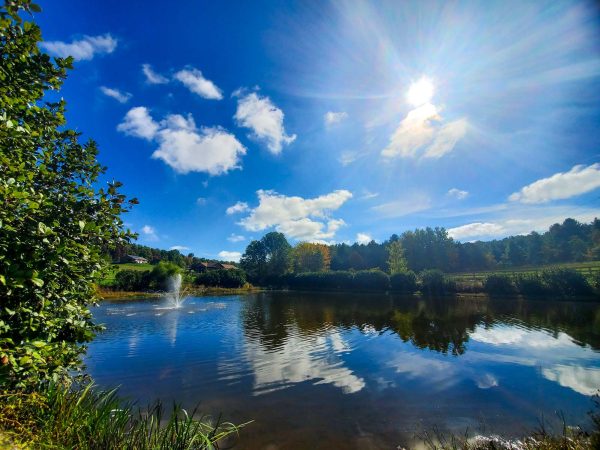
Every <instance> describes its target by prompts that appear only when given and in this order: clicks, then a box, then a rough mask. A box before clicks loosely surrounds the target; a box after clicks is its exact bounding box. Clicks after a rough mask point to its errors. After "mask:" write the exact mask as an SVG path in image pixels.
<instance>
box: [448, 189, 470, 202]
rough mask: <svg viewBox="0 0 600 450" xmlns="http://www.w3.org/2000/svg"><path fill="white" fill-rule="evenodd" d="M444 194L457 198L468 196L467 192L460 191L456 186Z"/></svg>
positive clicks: (462, 198) (461, 198)
mask: <svg viewBox="0 0 600 450" xmlns="http://www.w3.org/2000/svg"><path fill="white" fill-rule="evenodd" d="M446 195H447V196H448V197H454V198H456V199H458V200H464V199H465V198H467V197H468V196H469V192H468V191H461V190H460V189H457V188H452V189H450V190H449V191H448V192H447V193H446Z"/></svg>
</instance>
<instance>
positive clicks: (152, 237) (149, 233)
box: [142, 225, 158, 241]
mask: <svg viewBox="0 0 600 450" xmlns="http://www.w3.org/2000/svg"><path fill="white" fill-rule="evenodd" d="M142 234H143V235H144V237H145V238H146V240H148V241H158V235H157V234H156V230H155V229H154V227H151V226H150V225H144V226H143V227H142Z"/></svg>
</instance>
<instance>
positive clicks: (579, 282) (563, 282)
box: [542, 269, 593, 297]
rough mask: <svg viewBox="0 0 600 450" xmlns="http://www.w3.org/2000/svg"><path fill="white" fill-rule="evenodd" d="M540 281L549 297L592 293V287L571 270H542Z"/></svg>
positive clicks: (583, 277)
mask: <svg viewBox="0 0 600 450" xmlns="http://www.w3.org/2000/svg"><path fill="white" fill-rule="evenodd" d="M542 280H543V282H544V284H545V285H546V287H547V290H548V292H549V293H550V294H551V295H558V296H561V297H573V296H577V295H591V294H592V293H593V289H592V286H591V285H590V283H589V282H588V280H587V279H586V278H585V276H584V275H583V274H582V273H580V272H578V271H576V270H573V269H549V270H544V271H543V272H542Z"/></svg>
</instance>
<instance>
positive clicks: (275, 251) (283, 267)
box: [260, 231, 292, 276]
mask: <svg viewBox="0 0 600 450" xmlns="http://www.w3.org/2000/svg"><path fill="white" fill-rule="evenodd" d="M260 241H261V242H262V244H263V246H264V248H265V255H266V259H267V275H269V276H280V275H285V274H286V273H288V272H289V270H290V253H291V251H292V247H291V245H290V244H289V243H288V241H287V239H286V238H285V235H284V234H283V233H278V232H276V231H272V232H270V233H267V234H265V235H264V236H263V237H262V239H261V240H260Z"/></svg>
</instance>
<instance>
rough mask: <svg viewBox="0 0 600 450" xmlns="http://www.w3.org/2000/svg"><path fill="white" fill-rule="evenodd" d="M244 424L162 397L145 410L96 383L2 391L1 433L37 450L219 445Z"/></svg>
mask: <svg viewBox="0 0 600 450" xmlns="http://www.w3.org/2000/svg"><path fill="white" fill-rule="evenodd" d="M242 426H243V425H242ZM239 428H240V426H235V425H233V424H231V423H228V422H223V421H221V420H220V418H218V419H217V420H216V421H213V420H211V419H210V418H209V417H207V416H198V414H197V411H196V410H194V411H191V412H189V413H188V412H187V411H186V410H185V409H183V408H181V407H179V406H173V407H172V408H170V409H167V408H165V407H164V406H163V405H162V404H161V403H160V402H156V403H154V404H153V405H151V406H149V407H148V408H145V409H141V408H139V407H136V406H134V405H133V404H132V403H127V402H123V401H122V399H121V398H119V396H118V395H117V392H116V390H110V391H99V390H97V389H96V388H94V386H93V385H92V384H87V385H85V386H81V387H79V388H67V387H64V386H61V385H51V386H47V387H45V388H43V389H41V390H40V391H37V392H33V393H26V392H16V393H15V392H3V393H1V394H0V434H3V435H4V438H5V439H6V438H8V439H11V440H12V441H13V442H14V444H15V446H17V445H25V446H28V447H29V448H36V449H78V450H105V449H123V450H125V449H127V450H129V449H131V450H134V449H135V450H159V449H160V450H163V449H164V450H167V449H169V450H170V449H173V450H183V449H218V448H219V444H223V443H226V442H227V441H231V438H232V437H235V435H237V433H238V430H239ZM229 443H231V442H229Z"/></svg>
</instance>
